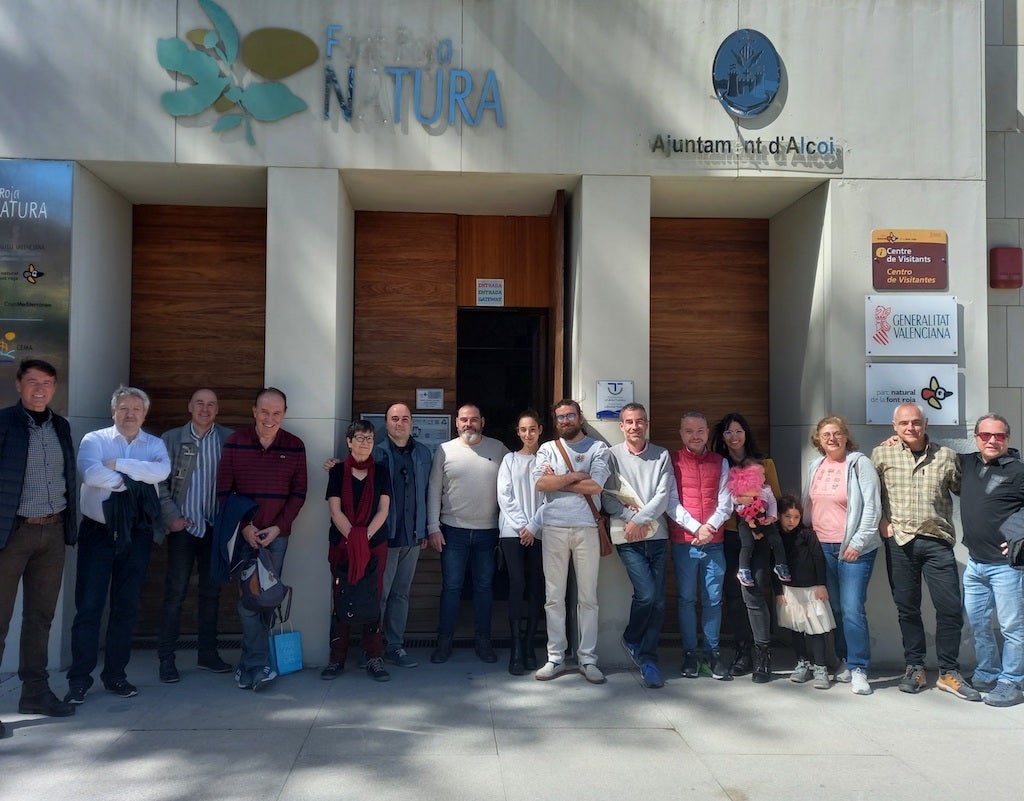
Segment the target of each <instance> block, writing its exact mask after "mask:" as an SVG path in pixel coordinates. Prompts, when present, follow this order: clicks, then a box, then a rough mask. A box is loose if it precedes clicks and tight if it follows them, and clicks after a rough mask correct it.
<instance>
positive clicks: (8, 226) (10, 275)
mask: <svg viewBox="0 0 1024 801" xmlns="http://www.w3.org/2000/svg"><path fill="white" fill-rule="evenodd" d="M72 174H73V170H72V164H71V162H67V161H21V160H8V159H0V407H3V406H10V405H11V404H13V403H15V402H16V401H17V400H18V393H17V390H16V389H15V386H14V382H15V375H16V374H17V371H18V364H19V363H20V362H21V360H22V359H45V360H46V361H48V362H50V363H51V364H52V365H53V366H54V367H56V368H57V372H58V376H59V380H58V383H57V392H56V394H55V395H54V399H53V404H52V405H53V408H55V409H56V410H57V411H58V412H61V413H66V412H67V397H68V381H67V374H68V331H69V327H68V317H69V308H70V298H71V178H72Z"/></svg>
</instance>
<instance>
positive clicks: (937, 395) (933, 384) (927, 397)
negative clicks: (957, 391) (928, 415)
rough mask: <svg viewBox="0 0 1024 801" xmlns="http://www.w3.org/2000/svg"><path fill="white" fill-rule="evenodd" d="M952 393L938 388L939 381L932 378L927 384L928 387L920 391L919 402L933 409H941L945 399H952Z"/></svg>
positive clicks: (940, 387)
mask: <svg viewBox="0 0 1024 801" xmlns="http://www.w3.org/2000/svg"><path fill="white" fill-rule="evenodd" d="M952 397H953V391H952V390H949V389H946V388H945V387H942V386H939V379H937V378H936V377H935V376H932V380H931V381H929V382H928V386H926V387H924V388H923V389H922V390H921V400H923V401H924V402H925V403H927V404H928V405H929V406H931V407H932V408H933V409H941V408H942V402H943V401H944V400H945V399H946V398H952Z"/></svg>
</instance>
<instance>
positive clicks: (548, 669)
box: [533, 662, 569, 681]
mask: <svg viewBox="0 0 1024 801" xmlns="http://www.w3.org/2000/svg"><path fill="white" fill-rule="evenodd" d="M568 672H569V668H567V667H566V666H565V663H564V662H545V663H544V665H543V666H542V667H541V668H540V669H539V670H538V671H537V672H536V673H534V674H533V675H534V678H536V679H537V681H551V679H557V678H558V677H559V676H561V675H562V674H563V673H568Z"/></svg>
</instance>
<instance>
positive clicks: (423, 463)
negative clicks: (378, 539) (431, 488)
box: [373, 436, 434, 542]
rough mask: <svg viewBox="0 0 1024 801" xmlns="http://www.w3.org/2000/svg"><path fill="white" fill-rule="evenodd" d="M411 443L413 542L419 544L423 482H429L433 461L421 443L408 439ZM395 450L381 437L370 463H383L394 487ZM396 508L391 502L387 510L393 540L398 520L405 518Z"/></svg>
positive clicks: (422, 534) (422, 530)
mask: <svg viewBox="0 0 1024 801" xmlns="http://www.w3.org/2000/svg"><path fill="white" fill-rule="evenodd" d="M409 442H411V443H412V446H413V448H412V471H413V477H414V478H415V480H416V514H415V520H414V522H413V540H414V542H422V541H423V540H424V539H426V536H427V482H428V481H429V480H430V466H431V464H433V461H434V460H433V458H432V457H431V455H430V449H429V448H427V446H426V445H424V444H423V443H422V442H417V441H416V440H415V439H412V438H410V439H409ZM397 448H398V446H397V445H395V443H394V442H392V441H391V438H390V437H387V436H385V437H384V440H383V441H382V442H378V443H377V444H376V445H374V446H373V460H374V461H375V462H383V463H384V464H385V465H387V468H388V474H389V475H390V476H391V483H392V486H394V483H395V481H394V476H395V450H396V449H397ZM399 506H400V504H398V503H397V502H396V499H395V498H392V499H391V506H389V507H388V523H387V525H388V537H389V538H391V539H395V538H396V537H398V535H399V532H400V531H401V529H402V520H401V518H403V517H404V516H405V509H400V508H399Z"/></svg>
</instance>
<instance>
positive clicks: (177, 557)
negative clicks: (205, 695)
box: [157, 526, 220, 662]
mask: <svg viewBox="0 0 1024 801" xmlns="http://www.w3.org/2000/svg"><path fill="white" fill-rule="evenodd" d="M212 550H213V526H207V527H206V535H205V536H203V537H193V536H192V535H191V534H189V533H188V532H187V531H171V532H168V534H167V586H166V588H165V590H164V605H163V610H162V612H161V616H160V640H159V643H158V645H157V656H159V657H160V659H166V658H167V657H169V656H174V650H175V648H176V647H177V644H178V633H179V631H180V630H181V605H182V603H183V602H184V600H185V596H186V595H187V594H188V586H189V580H190V579H191V578H192V566H193V565H195V566H196V570H197V571H198V572H199V613H198V619H197V621H196V624H197V625H196V631H197V632H198V634H199V661H200V662H203V661H205V660H207V659H212V658H214V657H216V656H217V612H218V606H219V604H220V585H219V584H216V583H215V582H214V581H213V580H212V577H211V576H210V557H211V553H212Z"/></svg>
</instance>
